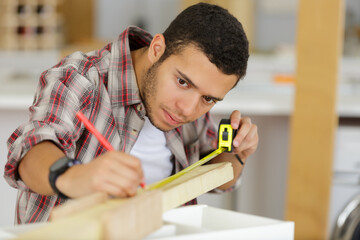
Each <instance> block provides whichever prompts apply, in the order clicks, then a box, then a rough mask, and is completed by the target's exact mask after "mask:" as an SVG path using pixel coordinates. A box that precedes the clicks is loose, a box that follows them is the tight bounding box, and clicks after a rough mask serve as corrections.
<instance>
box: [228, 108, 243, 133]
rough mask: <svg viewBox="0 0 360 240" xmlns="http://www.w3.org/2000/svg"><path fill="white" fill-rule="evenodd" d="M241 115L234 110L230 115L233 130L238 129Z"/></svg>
mask: <svg viewBox="0 0 360 240" xmlns="http://www.w3.org/2000/svg"><path fill="white" fill-rule="evenodd" d="M240 120H241V113H240V111H238V110H235V111H233V112H232V113H231V115H230V123H231V127H232V128H233V129H238V128H239V126H240Z"/></svg>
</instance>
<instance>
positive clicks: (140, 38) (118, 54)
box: [108, 26, 152, 107]
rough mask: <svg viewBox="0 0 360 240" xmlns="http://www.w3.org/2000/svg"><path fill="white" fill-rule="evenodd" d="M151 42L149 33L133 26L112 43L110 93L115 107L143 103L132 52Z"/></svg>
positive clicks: (109, 77)
mask: <svg viewBox="0 0 360 240" xmlns="http://www.w3.org/2000/svg"><path fill="white" fill-rule="evenodd" d="M151 40H152V36H151V35H150V34H149V33H148V32H146V31H144V30H142V29H140V28H138V27H134V26H131V27H128V28H127V29H126V30H125V31H124V32H122V33H121V34H120V36H119V37H118V39H117V40H115V41H114V42H113V43H112V47H111V59H110V64H109V76H108V79H109V82H108V92H109V96H110V100H111V105H112V106H113V107H123V106H129V105H133V104H139V103H141V98H140V94H139V88H138V86H137V81H136V77H135V71H134V67H133V63H132V59H131V50H136V49H139V48H142V47H145V46H148V45H149V44H150V42H151Z"/></svg>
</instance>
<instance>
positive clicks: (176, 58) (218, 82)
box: [140, 45, 237, 131]
mask: <svg viewBox="0 0 360 240" xmlns="http://www.w3.org/2000/svg"><path fill="white" fill-rule="evenodd" d="M236 81H237V77H236V75H226V74H224V73H222V72H221V71H220V70H219V69H218V68H217V67H216V66H215V65H214V64H213V63H211V62H210V61H209V59H208V58H207V57H206V55H205V54H204V53H203V52H201V51H200V50H198V49H197V48H196V47H194V46H193V45H190V46H187V47H185V48H184V49H183V50H182V51H181V52H180V53H179V54H177V55H171V56H169V57H168V58H167V59H165V60H164V61H163V62H162V63H161V64H158V63H157V62H156V63H155V64H153V65H152V66H151V67H150V68H149V69H148V70H147V72H146V74H145V75H144V77H143V79H142V83H143V84H142V86H143V87H142V89H140V92H141V95H142V98H143V101H144V105H145V109H146V113H147V116H148V117H149V119H150V121H151V123H152V124H153V125H154V126H155V127H157V128H159V129H160V130H162V131H169V130H171V129H174V128H176V127H179V126H181V125H183V124H185V123H188V122H192V121H194V120H196V119H197V118H199V117H200V116H202V115H203V114H205V113H206V112H208V111H209V110H210V109H211V108H212V107H213V106H214V104H215V103H216V102H217V101H219V100H221V99H223V98H224V97H225V95H226V94H227V92H228V91H230V89H231V88H232V87H233V86H234V85H235V83H236Z"/></svg>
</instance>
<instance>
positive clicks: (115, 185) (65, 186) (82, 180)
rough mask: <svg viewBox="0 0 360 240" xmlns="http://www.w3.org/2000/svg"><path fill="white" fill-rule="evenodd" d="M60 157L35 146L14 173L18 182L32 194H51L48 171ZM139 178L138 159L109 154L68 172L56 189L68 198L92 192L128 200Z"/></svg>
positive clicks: (51, 148) (46, 146) (44, 145)
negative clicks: (17, 174) (24, 185)
mask: <svg viewBox="0 0 360 240" xmlns="http://www.w3.org/2000/svg"><path fill="white" fill-rule="evenodd" d="M63 156H64V153H63V152H62V151H61V150H60V149H59V148H58V147H57V146H56V145H55V144H54V143H52V142H50V141H44V142H41V143H39V144H37V145H36V146H34V147H33V148H32V149H31V150H30V151H29V152H28V153H27V154H26V155H25V156H24V157H23V159H22V160H21V161H20V164H19V167H18V171H19V174H20V177H21V179H22V180H23V181H24V183H25V184H26V185H27V186H28V187H29V188H30V189H31V190H32V191H34V192H37V193H39V194H42V195H53V194H55V193H54V191H53V190H52V188H51V186H50V183H49V169H50V166H51V165H52V164H53V163H54V162H55V161H56V160H58V159H59V158H61V157H63ZM143 178H144V175H143V171H142V167H141V162H140V160H139V159H138V158H136V157H133V156H131V155H129V154H126V153H123V152H118V151H110V152H106V153H104V154H102V155H100V156H98V157H97V158H95V159H93V160H92V161H91V162H90V163H87V164H82V165H75V166H73V167H71V168H69V169H68V170H67V171H66V172H65V173H63V174H62V175H60V176H59V177H58V179H57V181H56V187H57V188H58V189H59V190H60V191H61V192H62V193H64V194H65V195H67V196H69V197H71V198H77V197H82V196H85V195H88V194H91V193H94V192H104V193H107V194H109V195H112V196H116V197H129V196H134V195H135V194H136V191H137V188H138V186H139V184H140V182H141V181H142V180H143Z"/></svg>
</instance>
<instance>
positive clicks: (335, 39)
mask: <svg viewBox="0 0 360 240" xmlns="http://www.w3.org/2000/svg"><path fill="white" fill-rule="evenodd" d="M343 4H344V2H343V1H342V0H333V1H327V0H313V1H309V0H301V1H300V2H299V14H298V17H299V21H298V34H297V35H298V39H297V73H296V95H295V106H294V113H293V115H292V119H291V137H290V141H291V144H290V156H289V157H290V163H289V175H288V176H289V178H288V188H287V206H286V219H288V220H291V221H295V226H296V227H295V238H296V239H326V231H327V220H328V206H329V198H330V186H331V178H332V161H333V145H334V133H335V128H336V126H337V121H338V117H337V113H336V98H337V95H336V90H337V78H338V72H339V58H340V56H341V50H342V37H343V34H342V33H343V12H344V11H343Z"/></svg>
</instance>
